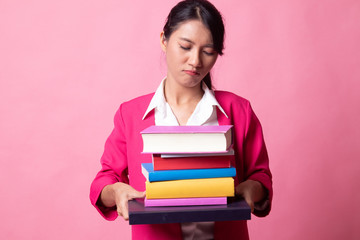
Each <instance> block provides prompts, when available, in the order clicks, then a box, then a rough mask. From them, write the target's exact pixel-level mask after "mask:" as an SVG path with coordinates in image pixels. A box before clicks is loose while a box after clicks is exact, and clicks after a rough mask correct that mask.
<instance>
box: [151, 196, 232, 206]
mask: <svg viewBox="0 0 360 240" xmlns="http://www.w3.org/2000/svg"><path fill="white" fill-rule="evenodd" d="M144 204H145V207H160V206H202V205H225V204H227V197H209V198H166V199H147V198H145V201H144Z"/></svg>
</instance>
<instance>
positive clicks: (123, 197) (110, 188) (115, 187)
mask: <svg viewBox="0 0 360 240" xmlns="http://www.w3.org/2000/svg"><path fill="white" fill-rule="evenodd" d="M144 197H145V192H139V191H136V190H135V189H134V188H133V187H131V186H130V185H128V184H126V183H122V182H117V183H114V184H111V185H107V186H105V187H104V189H103V190H102V192H101V196H100V199H101V202H102V204H103V205H104V206H105V207H113V206H115V205H116V210H117V212H118V214H119V216H121V217H123V218H124V219H125V220H129V210H128V201H129V200H132V199H134V198H144Z"/></svg>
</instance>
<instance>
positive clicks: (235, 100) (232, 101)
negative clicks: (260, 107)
mask: <svg viewBox="0 0 360 240" xmlns="http://www.w3.org/2000/svg"><path fill="white" fill-rule="evenodd" d="M214 93H215V98H216V100H217V101H218V102H219V104H220V105H221V106H222V107H225V108H227V107H231V108H232V107H240V108H248V107H249V105H250V102H249V101H248V100H247V99H245V98H243V97H241V96H239V95H236V94H235V93H232V92H228V91H222V90H215V91H214Z"/></svg>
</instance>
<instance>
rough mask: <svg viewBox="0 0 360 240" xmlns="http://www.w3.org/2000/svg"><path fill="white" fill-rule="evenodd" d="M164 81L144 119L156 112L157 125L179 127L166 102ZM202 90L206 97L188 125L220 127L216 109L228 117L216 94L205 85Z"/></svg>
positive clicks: (199, 104) (200, 102)
mask: <svg viewBox="0 0 360 240" xmlns="http://www.w3.org/2000/svg"><path fill="white" fill-rule="evenodd" d="M164 81H165V79H163V80H162V81H161V83H160V86H159V87H158V88H157V90H156V92H155V94H154V96H153V97H152V99H151V101H150V104H149V106H148V108H147V110H146V112H145V114H144V116H143V119H144V118H145V117H146V115H147V114H148V113H149V112H151V111H152V110H155V125H158V126H177V125H179V123H178V121H177V119H176V117H175V115H174V113H173V112H172V110H171V107H170V105H169V104H168V103H167V102H166V100H165V95H164ZM202 89H203V91H204V95H203V97H202V98H201V100H200V101H199V103H198V104H197V106H196V108H195V110H194V112H193V113H192V114H191V116H190V118H189V119H188V121H187V123H186V125H189V126H200V125H219V123H218V120H217V114H216V108H219V110H220V111H221V112H222V113H223V114H224V115H225V116H226V117H228V116H227V115H226V113H225V111H224V109H223V108H222V107H221V106H220V104H219V103H218V101H217V100H216V98H215V95H214V92H213V91H211V90H210V89H209V88H208V87H207V86H206V84H205V83H203V84H202Z"/></svg>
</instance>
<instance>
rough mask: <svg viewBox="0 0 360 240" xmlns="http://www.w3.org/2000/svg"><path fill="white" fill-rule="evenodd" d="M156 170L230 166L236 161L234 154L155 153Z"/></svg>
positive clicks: (154, 164)
mask: <svg viewBox="0 0 360 240" xmlns="http://www.w3.org/2000/svg"><path fill="white" fill-rule="evenodd" d="M152 159H153V166H154V170H155V171H157V170H176V169H204V168H229V167H231V162H232V161H234V155H213V156H211V155H207V156H202V155H194V154H192V155H187V156H181V154H176V155H175V156H171V155H165V156H163V155H160V154H153V158H152Z"/></svg>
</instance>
